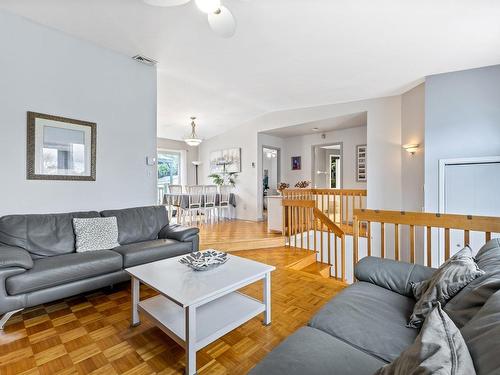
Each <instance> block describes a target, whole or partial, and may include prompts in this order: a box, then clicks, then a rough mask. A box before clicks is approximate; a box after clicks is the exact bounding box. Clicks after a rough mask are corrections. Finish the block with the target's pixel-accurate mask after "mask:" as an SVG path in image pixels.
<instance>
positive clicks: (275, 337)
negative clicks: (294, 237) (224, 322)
mask: <svg viewBox="0 0 500 375" xmlns="http://www.w3.org/2000/svg"><path fill="white" fill-rule="evenodd" d="M235 254H236V255H240V256H244V257H248V258H251V259H255V260H258V261H262V262H265V263H269V264H273V265H276V267H277V269H276V271H275V272H274V273H273V275H272V319H273V322H272V324H271V325H270V326H268V327H266V326H263V325H262V323H261V317H260V316H259V317H256V318H254V319H252V320H250V321H249V322H247V323H246V324H244V325H242V326H241V327H239V328H237V329H236V330H234V331H232V332H230V333H229V334H227V335H225V336H223V337H222V338H220V339H219V340H217V341H215V342H214V343H212V344H210V345H209V346H207V347H205V348H203V349H202V350H200V351H199V352H198V355H197V361H198V373H199V374H200V375H205V374H245V373H247V372H248V371H249V370H250V369H251V368H252V367H253V366H254V365H255V364H256V363H258V362H259V361H260V360H261V359H262V358H263V357H264V356H265V355H266V354H267V353H268V352H269V351H270V350H271V349H272V348H274V347H275V346H276V345H278V344H279V343H280V342H281V341H282V340H283V339H284V338H285V337H287V336H288V335H290V334H291V333H293V332H294V331H295V330H297V329H298V328H299V327H300V326H302V325H304V324H305V323H306V322H307V321H308V320H309V319H310V318H311V316H312V315H313V314H314V313H315V312H316V311H317V310H318V309H319V308H320V307H321V306H322V305H323V304H325V303H326V302H327V301H328V300H329V299H331V298H332V297H333V296H334V295H335V294H336V293H338V292H339V291H341V290H342V289H343V288H344V287H345V285H344V284H342V283H340V282H338V281H335V280H333V279H325V278H323V277H321V276H318V275H314V274H311V273H307V272H302V271H294V270H290V269H287V268H286V267H285V266H286V265H288V264H290V263H293V262H295V261H297V260H299V259H300V258H301V257H304V256H306V255H307V254H309V253H307V252H305V251H301V250H295V249H289V248H272V249H259V250H247V251H242V252H239V253H235ZM243 291H244V292H245V293H248V294H249V295H252V296H254V297H255V298H261V294H262V285H261V284H260V283H256V284H253V285H251V286H249V287H247V288H245V289H244V290H243ZM155 293H156V292H154V291H153V290H151V289H148V288H146V287H142V289H141V298H147V297H150V296H153V295H155ZM184 364H185V356H184V350H183V349H182V348H181V347H180V346H179V345H177V344H176V343H175V342H174V341H173V340H171V339H170V338H169V337H168V336H166V335H165V334H164V333H163V332H162V331H161V330H159V329H158V328H156V327H155V326H154V325H153V323H151V322H149V321H148V320H147V318H145V317H144V318H143V323H142V324H141V325H140V326H139V327H135V328H131V327H130V287H129V284H128V283H124V284H120V285H117V286H115V287H114V288H113V289H111V288H105V289H102V290H99V291H95V292H92V293H86V294H83V295H79V296H75V297H72V298H66V299H64V300H59V301H55V302H53V303H48V304H45V305H41V306H37V307H35V308H30V309H27V310H25V311H23V312H22V314H17V315H16V316H14V317H13V318H11V320H10V321H9V323H8V324H7V326H6V327H5V331H4V332H2V333H0V374H1V375H12V374H25V375H28V374H29V375H31V374H33V375H34V374H40V375H48V374H50V375H55V374H61V375H62V374H64V375H69V374H95V375H97V374H103V375H108V374H110V375H111V374H128V375H132V374H134V375H140V374H182V373H183V371H184Z"/></svg>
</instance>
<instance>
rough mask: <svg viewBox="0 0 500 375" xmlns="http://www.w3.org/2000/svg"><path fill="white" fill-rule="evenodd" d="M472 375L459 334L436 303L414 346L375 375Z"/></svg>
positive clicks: (470, 363)
mask: <svg viewBox="0 0 500 375" xmlns="http://www.w3.org/2000/svg"><path fill="white" fill-rule="evenodd" d="M475 373H476V372H475V370H474V364H473V363H472V359H471V356H470V354H469V349H468V348H467V345H466V344H465V341H464V339H463V337H462V334H461V333H460V331H459V329H458V328H457V326H456V325H455V324H454V323H453V321H452V320H451V319H450V318H449V317H448V315H446V313H445V312H444V311H443V310H442V309H441V304H440V303H439V302H438V303H437V305H436V306H435V307H434V309H433V310H432V311H431V312H430V313H429V315H428V316H427V318H426V319H425V322H424V324H423V326H422V330H421V331H420V333H419V335H418V336H417V338H416V340H415V342H414V343H413V344H411V345H410V346H409V347H408V348H407V349H405V351H404V352H403V353H401V355H400V356H399V357H398V358H396V359H395V360H394V361H393V362H391V363H390V364H388V365H385V366H384V367H382V368H381V369H380V370H379V371H378V372H377V373H376V375H408V374H421V375H431V374H443V375H444V374H450V375H462V374H463V375H465V374H467V375H475Z"/></svg>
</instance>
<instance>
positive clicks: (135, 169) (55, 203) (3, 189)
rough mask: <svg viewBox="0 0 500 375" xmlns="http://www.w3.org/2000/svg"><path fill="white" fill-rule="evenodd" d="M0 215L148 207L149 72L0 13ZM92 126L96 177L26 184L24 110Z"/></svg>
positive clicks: (151, 171) (152, 80) (152, 124)
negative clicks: (0, 178) (86, 122)
mask: <svg viewBox="0 0 500 375" xmlns="http://www.w3.org/2000/svg"><path fill="white" fill-rule="evenodd" d="M0 46H2V53H1V57H0V87H1V88H2V90H0V134H1V135H0V170H1V171H2V180H1V183H0V215H4V214H9V213H39V212H64V211H72V210H89V209H97V210H101V209H106V208H120V207H131V206H139V205H148V204H154V203H155V201H156V199H155V198H156V191H155V189H156V187H155V185H156V182H155V181H156V176H155V174H156V170H155V167H147V166H146V156H147V155H151V156H154V155H155V154H156V69H154V68H152V67H149V66H146V65H143V64H140V63H137V62H136V61H134V60H132V59H131V58H130V57H127V56H123V55H119V54H117V53H114V52H112V51H109V50H106V49H103V48H100V47H97V46H95V45H93V44H90V43H87V42H85V41H82V40H79V39H76V38H73V37H70V36H68V35H65V34H63V33H61V32H58V31H55V30H53V29H49V28H46V27H43V26H40V25H38V24H35V23H33V22H31V21H28V20H26V19H23V18H20V17H18V16H14V15H11V14H8V13H5V12H3V11H0ZM27 111H34V112H41V113H47V114H52V115H58V116H63V117H69V118H75V119H80V120H87V121H92V122H96V123H97V168H96V172H97V179H96V181H94V182H91V181H35V180H27V179H26V112H27Z"/></svg>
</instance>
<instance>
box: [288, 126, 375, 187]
mask: <svg viewBox="0 0 500 375" xmlns="http://www.w3.org/2000/svg"><path fill="white" fill-rule="evenodd" d="M321 134H322V133H314V134H307V135H301V136H297V137H289V138H286V139H285V141H286V142H285V143H286V146H285V153H284V158H285V160H286V164H285V170H284V171H283V172H282V176H283V178H282V180H283V181H285V182H288V183H289V184H290V185H291V186H293V185H295V184H296V183H297V182H298V181H301V180H307V181H312V175H311V172H315V171H313V170H312V169H313V168H312V167H313V166H312V152H313V149H312V147H313V146H315V145H324V144H331V143H342V149H343V159H342V167H343V172H342V174H343V188H344V189H366V186H367V185H366V182H357V181H356V145H360V144H366V134H367V127H366V126H359V127H356V128H350V129H341V130H334V131H331V132H327V133H324V134H325V139H322V138H321ZM292 156H300V157H301V160H302V169H301V170H298V171H293V170H292V165H291V157H292ZM320 157H321V160H320V161H319V162H320V163H321V165H323V166H324V165H325V163H326V153H324V155H322V156H320ZM323 169H324V168H323ZM368 179H370V176H368Z"/></svg>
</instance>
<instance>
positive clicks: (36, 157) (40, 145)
mask: <svg viewBox="0 0 500 375" xmlns="http://www.w3.org/2000/svg"><path fill="white" fill-rule="evenodd" d="M27 141H28V144H27V165H26V168H27V178H28V180H73V181H95V177H96V124H95V123H93V122H87V121H80V120H74V119H69V118H65V117H59V116H51V115H46V114H43V113H35V112H28V139H27Z"/></svg>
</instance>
